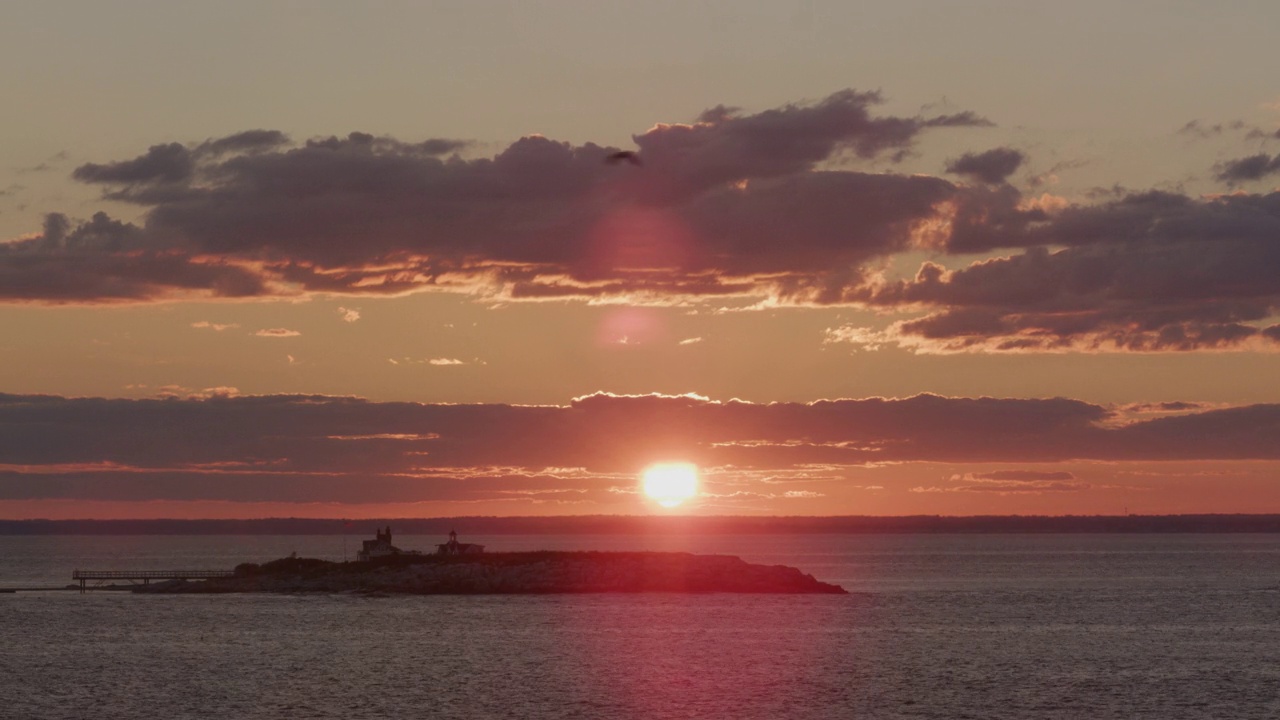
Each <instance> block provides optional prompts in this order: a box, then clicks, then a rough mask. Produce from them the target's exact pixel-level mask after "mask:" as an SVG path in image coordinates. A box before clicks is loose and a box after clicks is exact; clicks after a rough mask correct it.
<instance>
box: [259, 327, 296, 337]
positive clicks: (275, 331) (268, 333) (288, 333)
mask: <svg viewBox="0 0 1280 720" xmlns="http://www.w3.org/2000/svg"><path fill="white" fill-rule="evenodd" d="M301 334H302V333H300V332H298V331H297V330H289V329H288V328H263V329H262V330H259V331H258V332H256V333H254V335H257V336H258V337H269V338H287V337H298V336H299V335H301Z"/></svg>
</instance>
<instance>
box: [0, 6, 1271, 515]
mask: <svg viewBox="0 0 1280 720" xmlns="http://www.w3.org/2000/svg"><path fill="white" fill-rule="evenodd" d="M806 7H807V8H809V9H808V10H805V12H799V11H797V12H795V13H791V11H786V12H783V11H782V10H779V9H777V7H774V6H773V5H769V4H757V3H742V4H740V5H739V6H738V7H737V8H736V9H735V10H734V17H735V18H736V20H737V21H736V23H733V24H730V25H726V24H725V22H723V21H724V18H722V17H719V16H715V14H714V13H711V14H707V13H708V12H709V11H707V10H706V9H705V8H703V9H699V8H694V7H690V8H682V9H674V8H668V9H666V10H665V11H662V12H659V11H658V10H656V9H654V8H649V9H639V8H636V9H630V10H626V12H627V13H630V16H629V17H630V19H629V22H631V23H632V24H633V25H634V26H635V27H643V28H646V29H647V30H646V32H644V33H641V35H642V36H643V38H644V39H643V41H641V40H640V39H639V38H633V37H625V35H626V34H625V33H624V34H623V35H624V36H623V37H617V39H616V43H613V42H610V43H609V44H608V45H609V47H602V46H600V41H599V40H598V39H596V40H592V39H591V38H599V37H602V36H604V35H605V34H606V32H605V31H606V30H608V31H609V32H608V33H607V34H608V35H609V36H610V37H613V36H616V33H613V32H612V29H613V28H614V27H616V26H615V22H616V19H615V18H612V17H606V16H605V15H600V14H598V13H595V12H593V11H592V10H591V8H589V7H582V8H578V9H577V10H576V11H574V12H565V13H563V16H562V17H557V13H558V12H559V11H552V10H548V11H547V12H546V13H532V12H530V11H527V10H524V9H520V8H510V9H508V10H506V11H502V12H498V11H495V10H492V9H480V8H477V9H457V10H456V11H454V15H453V16H452V19H451V20H449V21H447V22H445V26H446V28H447V27H452V28H454V30H453V31H448V32H446V31H443V30H441V29H440V27H441V24H440V23H441V22H444V21H441V20H440V19H439V18H431V22H429V23H428V22H426V20H427V19H426V18H423V17H420V16H419V15H420V13H421V12H422V11H421V10H419V9H414V8H409V7H407V8H404V9H402V10H400V11H397V12H399V13H401V14H402V15H404V17H401V18H400V19H399V20H398V21H396V22H394V23H393V22H391V19H390V18H386V17H384V18H365V17H351V16H350V15H349V12H348V11H346V10H343V9H341V8H338V7H328V6H326V7H325V8H322V9H319V10H317V11H316V12H315V13H313V14H312V16H311V17H309V18H308V19H307V20H306V21H305V23H304V24H305V25H306V27H307V28H310V31H308V32H302V30H301V29H299V30H298V31H297V32H296V33H290V32H285V33H268V34H267V35H262V36H260V35H257V34H254V33H252V32H251V31H250V30H248V29H246V28H247V27H248V25H245V24H243V23H239V22H236V21H234V18H232V17H230V15H227V16H223V15H221V14H218V13H214V14H213V15H210V16H209V17H204V18H203V20H202V21H201V22H199V23H196V22H190V23H182V24H181V25H182V26H183V27H190V28H193V29H190V30H182V31H179V32H178V36H175V37H174V39H175V40H178V39H181V40H182V42H178V43H177V44H176V45H174V46H173V47H172V48H169V50H167V51H166V50H164V49H162V48H161V49H157V52H159V53H160V54H161V55H162V56H163V57H159V58H148V60H147V61H146V62H145V63H140V62H138V59H137V58H134V57H133V56H131V55H129V54H127V53H120V52H115V51H113V50H118V49H119V48H118V47H115V46H114V45H113V43H120V44H121V45H120V46H121V47H123V46H128V45H130V44H131V41H130V40H129V38H131V37H132V38H134V40H133V42H136V41H138V38H139V37H143V36H146V37H150V35H148V34H147V28H148V27H150V25H149V24H151V23H155V22H159V20H158V19H157V18H154V17H149V16H148V17H140V16H137V13H133V12H132V11H129V10H120V11H119V12H114V13H103V12H101V11H99V10H94V9H85V10H84V11H83V12H81V13H71V15H70V16H69V17H62V16H60V15H59V14H58V13H52V14H51V11H45V10H42V9H39V8H37V7H34V6H33V7H31V8H26V9H23V10H21V11H20V12H19V13H18V16H17V17H15V18H13V22H12V23H9V24H8V25H9V27H20V28H25V29H26V30H28V31H31V32H25V31H24V32H21V33H18V34H17V35H15V36H14V37H6V39H7V40H8V42H0V61H6V66H7V67H20V68H25V70H24V72H22V73H16V74H15V78H16V79H11V80H9V81H7V84H5V85H4V86H0V97H6V98H8V99H9V101H10V103H9V104H10V105H11V106H13V107H50V108H53V107H61V105H60V103H64V102H67V101H68V100H67V98H71V99H73V100H75V102H76V103H78V105H77V106H78V107H89V108H93V112H90V113H87V114H86V113H84V112H79V113H75V117H76V121H75V122H74V123H72V122H70V121H69V120H68V118H69V117H70V114H69V113H67V112H52V113H45V114H44V115H48V116H49V117H47V118H46V119H43V120H41V119H40V118H36V117H35V116H36V115H40V114H39V113H13V114H11V115H10V116H9V117H7V118H4V119H0V130H3V131H5V133H6V137H10V138H13V139H14V142H13V143H9V144H7V145H6V147H5V148H3V149H0V393H7V394H5V395H0V428H3V429H4V432H3V433H0V518H32V517H50V518H83V517H100V518H125V517H245V518H248V517H261V516H268V515H270V516H307V517H389V516H390V517H395V516H443V515H475V514H489V515H508V514H510V515H545V514H598V513H625V514H635V513H650V512H681V513H684V512H688V513H695V514H801V515H808V514H814V515H832V514H872V515H879V514H889V515H892V514H916V513H926V514H1005V513H1044V514H1066V513H1103V514H1112V513H1120V512H1125V511H1128V512H1142V513H1184V512H1185V513H1200V512H1280V492H1278V491H1277V488H1280V484H1277V483H1276V462H1277V461H1280V450H1278V448H1280V383H1276V382H1275V379H1274V378H1275V377H1276V376H1277V371H1278V370H1280V364H1278V360H1277V359H1278V358H1280V354H1278V353H1277V350H1280V104H1277V103H1278V100H1277V98H1280V95H1278V94H1277V92H1278V91H1277V89H1276V87H1275V85H1274V82H1273V78H1272V77H1271V75H1268V74H1266V73H1261V72H1258V71H1257V68H1263V67H1265V68H1270V66H1271V65H1272V64H1274V63H1272V62H1271V58H1270V56H1269V55H1268V54H1267V53H1268V51H1269V47H1270V46H1269V45H1268V44H1267V43H1266V42H1246V41H1245V39H1244V38H1246V37H1252V35H1251V34H1257V33H1262V34H1263V35H1265V33H1264V32H1263V30H1265V29H1266V28H1271V27H1275V21H1276V20H1277V19H1280V18H1277V17H1276V16H1275V13H1276V10H1275V9H1274V8H1263V7H1261V6H1260V7H1258V8H1254V9H1250V10H1248V11H1247V12H1246V11H1243V10H1241V12H1240V14H1241V18H1239V20H1240V21H1239V22H1238V23H1227V24H1225V25H1222V24H1220V23H1213V24H1206V23H1204V22H1201V21H1200V20H1203V18H1201V19H1200V20H1197V17H1195V15H1196V13H1198V12H1199V11H1193V10H1190V9H1188V10H1187V12H1186V13H1184V14H1182V15H1177V16H1174V15H1173V14H1168V16H1161V17H1158V18H1157V17H1146V16H1144V15H1143V13H1142V12H1139V11H1137V10H1135V9H1133V8H1124V9H1120V10H1117V9H1115V8H1111V7H1110V6H1108V8H1107V10H1106V11H1107V12H1108V13H1109V16H1110V18H1111V24H1110V27H1114V28H1120V29H1123V28H1129V29H1131V30H1135V32H1132V33H1125V32H1117V33H1101V32H1100V31H1099V30H1098V23H1097V22H1096V13H1097V12H1101V11H1102V10H1101V9H1100V6H1097V5H1094V4H1092V3H1088V2H1085V3H1077V4H1074V5H1073V6H1071V7H1064V8H1058V9H1040V10H1034V11H1031V10H1028V12H1031V13H1032V14H1035V15H1037V16H1040V15H1044V17H1039V18H1038V20H1037V21H1036V22H1037V26H1041V25H1040V24H1042V23H1045V22H1051V23H1053V25H1054V27H1058V28H1060V29H1062V30H1063V35H1064V37H1066V36H1067V35H1072V34H1074V35H1073V37H1074V38H1075V39H1074V40H1073V41H1072V42H1070V43H1064V44H1063V45H1061V46H1056V45H1055V46H1053V47H1047V46H1046V47H1045V48H1039V49H1040V50H1043V51H1044V52H1045V53H1046V55H1045V57H1043V58H1042V60H1043V62H1039V63H1021V62H1018V63H1014V62H1009V61H1007V60H1004V59H1002V58H1006V57H1022V56H1023V54H1024V53H1025V52H1027V51H1029V50H1033V49H1037V48H1030V47H1027V46H1026V42H1027V41H1026V39H1025V38H1026V37H1028V34H1027V33H1026V32H1025V30H1026V28H1021V29H1020V26H1019V25H1018V22H1017V21H1016V20H1014V19H1011V18H1007V17H1004V16H1001V15H992V16H991V18H988V21H984V22H983V23H982V25H981V27H979V26H978V25H976V24H974V19H973V18H972V17H968V16H964V17H960V16H956V17H951V16H950V15H949V13H950V11H946V10H944V9H938V10H937V13H936V14H938V15H939V17H936V18H935V20H936V21H937V22H936V24H935V23H933V22H929V23H923V24H921V23H919V22H917V21H918V19H919V18H918V17H915V16H913V15H912V14H911V13H910V12H908V11H907V10H904V9H902V8H890V7H888V6H886V7H883V8H881V7H870V8H863V9H862V10H860V12H861V13H863V14H862V15H857V14H856V13H855V14H850V11H849V10H847V9H843V8H842V7H841V6H839V5H838V4H830V5H828V4H825V3H816V4H812V3H811V4H809V5H806ZM189 12H192V13H196V12H204V11H194V10H192V11H189ZM280 12H281V10H280V9H279V8H275V9H267V10H265V11H264V14H263V15H262V16H260V17H258V18H257V19H256V20H255V22H254V23H252V25H253V27H259V26H262V27H267V26H273V23H282V27H283V26H289V27H292V26H293V24H295V22H296V19H295V18H289V17H285V16H283V15H279V13H280ZM620 12H621V11H620ZM664 12H665V13H670V15H665V14H663V13H664ZM504 13H506V14H504ZM779 13H781V14H779ZM1245 15H1248V16H1249V17H1248V18H1245V17H1244V16H1245ZM941 16H947V17H945V18H944V17H941ZM975 17H976V16H975ZM273 18H274V19H273ZM189 19H190V18H189ZM1246 20H1247V21H1246ZM872 21H874V22H872ZM424 23H425V24H424ZM450 23H452V25H450ZM415 25H417V26H422V27H426V26H427V25H430V27H431V28H433V29H432V30H430V37H431V39H430V42H427V41H426V40H425V39H423V38H419V40H421V42H415V43H409V44H404V47H405V48H406V49H405V50H404V52H405V53H407V55H405V56H404V57H399V56H397V57H394V58H393V57H387V56H386V55H385V53H387V52H389V50H388V48H389V47H391V45H388V44H387V43H373V44H369V40H368V39H367V38H371V37H379V33H383V34H390V35H396V34H398V33H402V32H404V28H405V27H414V26H415ZM1220 25H1221V26H1220ZM871 26H876V27H883V28H898V29H899V31H901V32H902V33H907V32H908V31H909V32H910V33H911V34H912V37H915V38H916V40H918V42H916V43H914V44H913V45H912V46H914V47H918V48H920V49H918V50H910V49H907V47H906V46H904V45H902V43H900V42H894V43H890V42H889V41H888V37H889V35H886V34H884V33H875V32H870V31H868V29H867V28H868V27H871ZM166 27H172V25H167V26H166ZM197 27H199V28H204V30H196V29H194V28H197ZM40 28H56V29H57V30H58V32H59V33H61V36H63V37H65V38H66V47H65V48H63V49H62V51H60V52H58V53H56V54H54V55H55V56H53V57H50V54H49V53H43V52H40V50H41V49H40V48H37V47H33V46H31V45H30V44H31V43H32V42H35V41H34V40H32V39H31V38H36V37H40V35H39V33H38V32H35V31H36V30H39V29H40ZM350 28H364V29H365V30H368V31H369V32H367V33H364V34H360V33H357V34H358V35H359V38H353V39H352V40H351V41H350V42H347V43H343V44H342V45H341V47H337V46H334V47H328V46H325V44H324V43H323V42H321V41H320V40H318V38H324V37H338V36H342V35H343V34H344V33H345V32H346V31H347V29H350ZM482 28H483V29H485V31H484V32H481V31H480V29H482ZM723 28H730V29H728V30H723V32H722V29H723ZM152 29H153V30H154V28H152ZM957 29H959V30H963V32H956V30H957ZM1137 29H1142V30H1143V32H1136V30H1137ZM108 30H109V31H108ZM1068 30H1070V32H1067V31H1068ZM311 31H314V32H311ZM1192 31H1194V33H1196V37H1197V46H1199V47H1216V48H1220V49H1221V52H1220V53H1215V54H1213V56H1212V57H1205V58H1201V59H1200V62H1202V63H1204V64H1203V65H1197V67H1196V68H1195V70H1196V72H1191V71H1190V69H1188V68H1187V67H1185V62H1186V58H1185V57H1184V55H1183V53H1181V52H1180V51H1178V47H1179V46H1178V44H1177V43H1167V42H1155V41H1154V40H1153V38H1160V37H1181V36H1182V34H1184V33H1187V32H1192ZM424 32H427V31H424ZM725 33H727V34H725ZM2 34H3V32H2V31H0V35H2ZM138 34H141V35H138ZM1215 34H1217V35H1215ZM366 35H367V37H366ZM135 36H136V37H135ZM179 36H181V37H179ZM855 36H856V37H859V38H861V40H860V42H857V43H851V42H850V40H849V38H851V37H855ZM962 38H972V39H973V41H972V42H965V41H962ZM1045 42H1048V43H1050V45H1052V44H1053V43H1056V42H1057V41H1056V40H1052V39H1046V40H1045ZM24 43H26V46H24V45H23V44H24ZM193 47H195V48H203V50H202V51H201V52H203V53H204V55H203V56H209V57H221V58H223V59H224V60H225V63H222V64H219V63H212V64H210V63H200V64H199V65H198V66H195V65H190V64H188V55H190V53H189V52H186V49H188V48H193ZM396 47H399V45H396ZM246 48H249V49H252V50H253V52H246V51H245V50H244V49H246ZM408 48H411V49H408ZM433 48H434V49H433ZM659 48H660V49H661V52H659ZM1086 49H1087V51H1086ZM180 50H181V51H180ZM1049 50H1052V52H1049ZM606 51H607V52H606ZM166 53H167V55H166ZM912 53H914V55H913V54H912ZM32 57H45V58H47V62H46V64H40V65H33V64H32V62H31V61H30V58H32ZM1139 57H1140V58H1142V59H1143V61H1142V62H1140V63H1139V62H1128V63H1126V62H1121V61H1120V59H1121V58H1139ZM166 58H167V59H168V60H169V61H170V62H166V61H165V60H166ZM306 58H309V60H308V61H307V62H302V61H301V59H306ZM442 58H447V59H449V60H450V62H442ZM909 58H914V59H913V60H911V59H909ZM1108 59H1109V60H1108ZM891 60H892V61H891ZM293 61H298V62H293ZM255 63H256V64H255ZM1024 64H1025V65H1026V66H1027V67H1025V68H1024V67H1021V66H1022V65H1024ZM1032 66H1035V67H1037V68H1038V69H1039V71H1038V73H1031V72H1029V70H1028V68H1030V67H1032ZM922 67H928V68H929V70H928V71H927V72H924V71H922V70H921V69H920V68H922ZM408 68H416V69H414V70H413V72H412V73H410V71H409V69H408ZM1172 77H1177V78H1179V80H1178V82H1169V81H1168V80H1169V79H1170V78H1172ZM95 78H96V79H95ZM654 88H665V90H655V89H654ZM322 96H323V97H326V98H329V100H327V101H326V102H324V103H323V104H320V105H318V104H316V103H317V102H318V101H317V98H319V97H322ZM1139 96H1141V98H1142V102H1136V101H1133V102H1131V100H1134V99H1135V98H1137V97H1139ZM620 153H621V154H620ZM663 462H690V463H695V464H696V465H697V466H699V467H700V469H701V470H700V487H699V492H698V494H697V495H696V496H695V497H693V498H691V499H690V500H688V501H686V502H685V503H683V504H681V505H679V506H678V507H676V508H674V509H666V508H662V507H660V506H659V505H658V504H657V503H656V502H655V501H654V499H653V498H646V497H644V496H643V495H642V494H641V493H639V492H638V491H637V489H638V487H639V485H638V483H639V479H640V477H641V474H642V473H643V471H644V470H645V468H646V467H648V466H649V465H651V464H653V463H663Z"/></svg>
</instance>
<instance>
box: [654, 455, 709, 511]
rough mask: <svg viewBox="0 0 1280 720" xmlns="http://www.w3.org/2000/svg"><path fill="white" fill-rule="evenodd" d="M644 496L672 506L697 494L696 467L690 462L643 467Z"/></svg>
mask: <svg viewBox="0 0 1280 720" xmlns="http://www.w3.org/2000/svg"><path fill="white" fill-rule="evenodd" d="M641 484H642V486H643V489H644V494H645V497H648V498H651V499H653V500H654V501H656V502H657V503H658V504H659V505H661V506H662V507H664V508H673V507H676V506H677V505H680V504H681V503H683V502H684V501H686V500H688V499H690V498H692V497H694V496H695V495H697V494H698V468H697V467H696V466H695V465H693V464H692V463H659V464H657V465H650V466H649V467H648V468H646V469H645V471H644V475H643V477H642V483H641Z"/></svg>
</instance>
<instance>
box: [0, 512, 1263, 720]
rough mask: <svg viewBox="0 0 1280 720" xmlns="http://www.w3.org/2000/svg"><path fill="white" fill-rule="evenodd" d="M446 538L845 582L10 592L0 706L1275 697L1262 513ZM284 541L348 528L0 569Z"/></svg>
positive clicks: (1193, 707)
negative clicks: (1054, 531)
mask: <svg viewBox="0 0 1280 720" xmlns="http://www.w3.org/2000/svg"><path fill="white" fill-rule="evenodd" d="M360 539H362V537H361V536H354V535H353V536H352V537H351V538H350V539H348V540H347V541H346V542H347V547H346V549H345V550H346V552H347V553H348V554H351V555H353V554H354V552H355V548H356V546H357V545H358V544H359V542H358V541H359V540H360ZM462 539H463V540H464V541H473V542H481V543H485V544H486V545H488V546H489V549H490V550H491V551H492V550H518V549H525V550H532V549H595V550H622V549H627V550H633V549H652V550H677V549H678V550H690V551H694V552H700V553H727V554H734V555H739V556H741V557H743V558H744V559H746V560H748V561H752V562H761V563H768V564H777V563H781V564H788V565H794V566H797V567H799V568H801V569H802V570H804V571H805V572H807V573H810V574H812V575H814V576H815V577H817V578H818V579H820V580H825V581H828V582H835V583H839V584H841V585H843V586H844V587H845V588H846V589H847V590H849V591H850V592H851V593H852V594H851V595H848V596H751V595H666V594H653V595H566V596H479V597H476V596H472V597H445V596H435V597H389V598H365V597H352V596H340V595H324V596H267V595H230V596H199V595H171V596H134V595H130V594H124V593H108V592H99V593H90V594H87V595H79V594H77V593H70V592H49V593H18V594H6V595H0V718H3V719H4V720H9V719H10V718H12V719H14V720H18V719H24V718H77V719H78V718H104V719H114V718H130V719H133V718H152V717H155V718H351V719H360V718H397V719H398V718H534V719H539V718H556V719H557V720H558V719H561V718H734V719H736V718H947V719H951V718H1161V719H1168V718H1232V719H1237V718H1277V717H1280V536H1276V535H1154V536H1153V535H1106V536H1102V535H1051V536H1027V535H986V536H939V535H927V536H926V535H895V536H862V535H858V536H845V535H818V536H750V537H665V536H664V537H630V536H625V537H617V536H610V537H597V536H574V537H560V536H538V537H529V536H491V537H463V538H462ZM440 541H441V539H440V538H436V537H412V536H404V537H401V536H397V537H396V544H397V545H399V546H400V547H404V548H421V549H427V548H429V547H430V546H431V544H433V543H436V542H440ZM293 551H297V552H298V554H299V555H303V556H308V557H325V558H329V559H336V560H341V559H342V557H343V553H344V548H343V539H342V538H341V537H333V536H303V537H190V536H184V537H5V536H0V586H18V585H31V584H39V585H46V584H58V585H61V584H66V583H68V582H70V575H71V571H72V570H73V569H75V568H82V569H95V570H96V569H112V568H119V569H143V568H155V569H177V568H194V567H200V568H205V567H208V568H214V569H219V568H227V569H229V568H231V567H233V566H234V565H236V564H237V563H239V562H244V561H264V560H270V559H274V558H277V557H282V556H284V555H288V554H289V553H290V552H293Z"/></svg>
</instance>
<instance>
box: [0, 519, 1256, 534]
mask: <svg viewBox="0 0 1280 720" xmlns="http://www.w3.org/2000/svg"><path fill="white" fill-rule="evenodd" d="M387 524H391V525H395V527H396V530H397V532H398V533H400V534H403V535H443V534H446V533H448V532H449V531H450V530H453V529H455V528H457V529H464V530H465V532H466V533H467V534H468V535H472V536H475V535H811V534H847V535H848V534H1079V533H1103V534H1143V533H1280V514H1278V515H1244V514H1207V515H1066V516H1043V515H1041V516H1037V515H986V516H983V515H978V516H939V515H913V516H893V517H879V516H837V517H809V516H774V517H755V516H711V517H692V516H662V515H654V516H644V515H625V516H616V515H586V516H560V517H450V518H377V519H368V520H329V519H315V518H263V519H256V520H165V519H154V520H0V535H364V534H366V533H367V532H369V531H371V530H372V529H373V528H374V527H378V526H381V525H387Z"/></svg>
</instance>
